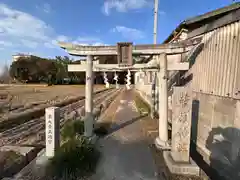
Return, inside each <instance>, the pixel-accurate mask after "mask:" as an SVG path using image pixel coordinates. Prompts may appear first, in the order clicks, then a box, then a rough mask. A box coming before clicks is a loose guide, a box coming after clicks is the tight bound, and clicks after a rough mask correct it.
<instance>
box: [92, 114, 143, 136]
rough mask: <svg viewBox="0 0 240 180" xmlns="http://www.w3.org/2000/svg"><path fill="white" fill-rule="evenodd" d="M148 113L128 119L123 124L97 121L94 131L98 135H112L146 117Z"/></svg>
mask: <svg viewBox="0 0 240 180" xmlns="http://www.w3.org/2000/svg"><path fill="white" fill-rule="evenodd" d="M146 116H147V114H146V115H141V116H139V117H136V118H133V119H131V120H128V121H126V122H124V123H121V124H116V123H109V122H107V123H105V122H97V123H96V124H95V128H94V133H95V134H96V135H97V136H100V137H102V136H106V135H110V134H112V133H114V132H116V131H118V130H120V129H123V128H124V127H126V126H129V125H131V124H133V123H135V122H137V121H138V120H140V119H142V118H143V117H146Z"/></svg>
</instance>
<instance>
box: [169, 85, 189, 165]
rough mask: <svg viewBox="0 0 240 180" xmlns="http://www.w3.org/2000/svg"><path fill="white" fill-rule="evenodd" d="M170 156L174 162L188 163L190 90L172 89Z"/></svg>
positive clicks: (182, 88) (183, 88)
mask: <svg viewBox="0 0 240 180" xmlns="http://www.w3.org/2000/svg"><path fill="white" fill-rule="evenodd" d="M172 101H173V102H172V104H173V119H172V148H171V155H172V158H173V160H174V161H176V162H189V160H190V158H189V151H190V135H191V115H192V94H191V89H187V88H185V87H174V90H173V100H172Z"/></svg>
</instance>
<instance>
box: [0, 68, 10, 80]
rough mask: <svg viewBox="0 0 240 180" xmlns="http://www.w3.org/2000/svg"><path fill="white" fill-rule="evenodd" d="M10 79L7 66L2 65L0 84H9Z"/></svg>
mask: <svg viewBox="0 0 240 180" xmlns="http://www.w3.org/2000/svg"><path fill="white" fill-rule="evenodd" d="M10 79H11V78H10V75H9V67H8V66H7V65H4V66H3V69H2V72H0V83H9V82H10Z"/></svg>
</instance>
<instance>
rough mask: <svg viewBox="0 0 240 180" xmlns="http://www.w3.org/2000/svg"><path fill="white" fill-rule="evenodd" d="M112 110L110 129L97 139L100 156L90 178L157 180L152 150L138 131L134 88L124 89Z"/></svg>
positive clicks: (95, 179)
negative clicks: (101, 154) (115, 107)
mask: <svg viewBox="0 0 240 180" xmlns="http://www.w3.org/2000/svg"><path fill="white" fill-rule="evenodd" d="M118 104H119V105H118V107H117V109H115V110H114V115H113V117H114V118H113V120H112V121H113V124H114V125H113V127H112V133H111V134H109V135H108V136H107V137H105V138H103V139H100V141H99V145H100V147H101V151H102V153H103V157H102V159H101V161H100V163H99V166H98V168H97V172H96V174H95V175H94V176H93V177H92V178H91V179H92V180H157V177H156V176H157V173H156V167H155V164H154V161H153V158H152V154H151V151H150V149H149V147H148V145H147V143H146V142H145V141H144V140H143V138H142V137H141V135H140V134H142V133H141V127H140V122H139V119H141V118H140V114H139V113H138V112H137V108H136V106H135V104H134V101H133V91H132V90H129V91H127V90H126V91H124V92H123V94H122V98H121V100H120V102H119V103H118Z"/></svg>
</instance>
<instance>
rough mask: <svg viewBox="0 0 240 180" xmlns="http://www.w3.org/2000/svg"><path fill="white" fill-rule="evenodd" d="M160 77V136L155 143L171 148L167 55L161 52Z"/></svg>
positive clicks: (160, 147) (160, 146) (158, 145)
mask: <svg viewBox="0 0 240 180" xmlns="http://www.w3.org/2000/svg"><path fill="white" fill-rule="evenodd" d="M158 58H160V59H159V60H160V72H159V73H158V76H159V77H158V78H159V102H158V103H159V127H158V128H159V129H158V131H159V132H158V133H159V136H158V137H157V138H156V140H155V145H156V147H157V148H159V149H170V146H169V144H168V86H167V80H168V69H167V68H168V67H167V55H166V54H165V53H164V54H161V55H159V56H158Z"/></svg>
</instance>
